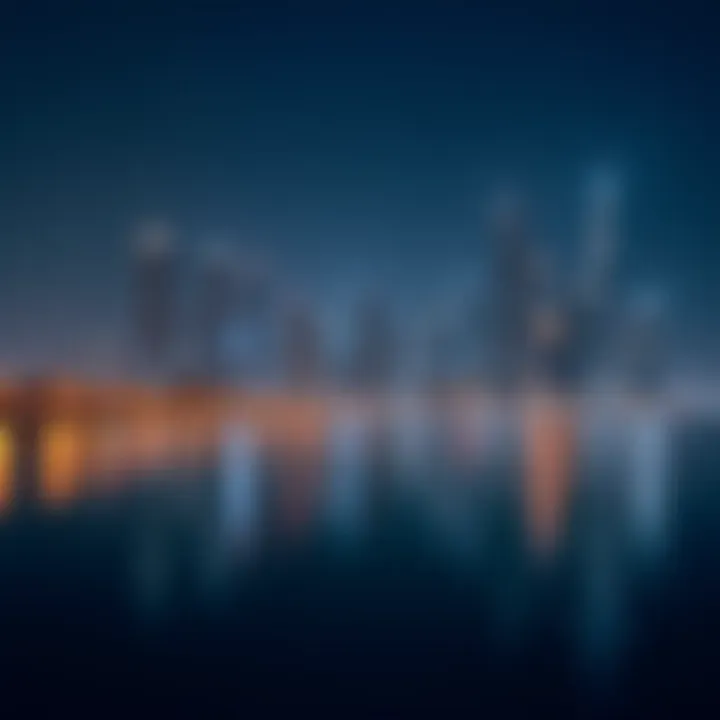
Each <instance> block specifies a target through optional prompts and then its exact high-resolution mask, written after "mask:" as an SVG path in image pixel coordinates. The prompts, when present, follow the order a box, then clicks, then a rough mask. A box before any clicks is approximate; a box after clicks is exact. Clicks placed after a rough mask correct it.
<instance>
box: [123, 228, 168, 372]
mask: <svg viewBox="0 0 720 720" xmlns="http://www.w3.org/2000/svg"><path fill="white" fill-rule="evenodd" d="M133 281H134V282H133V293H132V300H133V305H134V307H133V315H134V330H135V343H134V344H133V348H134V351H135V352H134V353H133V354H134V361H135V362H134V365H135V369H136V370H138V371H139V372H140V373H141V374H142V375H150V376H151V377H153V378H158V377H164V376H166V375H167V373H168V372H169V371H170V369H171V362H172V359H173V351H174V349H175V342H176V340H177V338H176V333H177V329H178V317H177V314H178V313H177V306H176V303H177V290H178V288H177V283H178V257H177V251H176V248H175V244H174V238H173V232H172V229H171V227H170V226H169V225H168V224H166V223H164V222H158V221H155V222H148V223H145V224H143V225H142V226H141V227H140V229H139V232H138V234H137V237H136V240H135V253H134V273H133Z"/></svg>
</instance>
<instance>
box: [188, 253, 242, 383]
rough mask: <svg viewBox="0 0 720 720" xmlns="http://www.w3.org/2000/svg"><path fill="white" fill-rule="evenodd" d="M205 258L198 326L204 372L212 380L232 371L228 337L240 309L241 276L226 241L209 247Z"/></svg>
mask: <svg viewBox="0 0 720 720" xmlns="http://www.w3.org/2000/svg"><path fill="white" fill-rule="evenodd" d="M202 260H203V262H202V269H201V272H202V275H201V281H200V302H199V328H198V330H199V333H198V335H199V348H200V352H201V358H200V363H201V374H202V376H203V377H204V378H205V379H206V380H211V381H213V380H219V379H220V378H221V377H223V376H226V375H227V374H228V373H229V372H231V371H232V365H233V362H232V357H231V354H232V353H231V350H230V349H229V348H228V347H227V342H226V338H227V333H228V331H229V326H230V324H231V322H232V320H233V317H234V315H235V314H236V312H237V301H238V293H239V276H238V269H237V263H236V257H235V255H234V253H233V251H232V248H230V247H229V246H227V245H221V244H216V245H212V246H210V247H208V248H206V249H205V253H204V256H203V259H202Z"/></svg>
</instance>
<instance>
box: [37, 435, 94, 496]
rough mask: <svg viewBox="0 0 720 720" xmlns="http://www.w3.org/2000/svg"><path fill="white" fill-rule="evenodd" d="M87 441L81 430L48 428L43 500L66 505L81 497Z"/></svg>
mask: <svg viewBox="0 0 720 720" xmlns="http://www.w3.org/2000/svg"><path fill="white" fill-rule="evenodd" d="M83 447H84V443H83V438H82V431H81V430H80V428H79V427H77V426H75V425H73V424H71V423H66V422H56V423H51V424H50V425H47V426H46V427H45V428H43V430H42V434H41V440H40V478H41V496H42V498H43V500H45V501H46V502H48V503H50V504H52V505H55V504H64V503H66V502H68V501H70V500H72V499H73V498H75V497H76V496H77V493H78V491H79V483H80V476H81V473H82V470H83Z"/></svg>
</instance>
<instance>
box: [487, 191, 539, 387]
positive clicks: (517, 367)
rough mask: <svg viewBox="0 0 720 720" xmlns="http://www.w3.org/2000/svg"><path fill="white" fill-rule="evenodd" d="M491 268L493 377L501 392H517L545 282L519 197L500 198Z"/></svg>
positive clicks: (494, 215)
mask: <svg viewBox="0 0 720 720" xmlns="http://www.w3.org/2000/svg"><path fill="white" fill-rule="evenodd" d="M490 263H491V265H490V267H491V273H490V278H489V279H490V284H491V287H490V300H489V301H490V305H491V307H490V313H491V319H490V325H491V327H490V336H491V337H490V345H491V348H490V352H491V355H492V359H491V361H490V364H491V368H490V374H491V377H492V380H493V383H494V384H495V385H496V386H498V387H499V388H503V389H514V388H516V387H517V384H518V382H519V381H520V379H521V377H522V375H523V374H524V372H525V370H526V365H527V350H528V347H527V343H528V324H529V314H530V310H531V306H532V303H533V301H534V299H535V294H536V292H537V284H538V280H539V278H538V268H537V267H536V264H535V261H534V259H533V257H532V255H531V251H530V248H529V247H528V244H527V237H526V228H525V223H524V218H523V215H522V212H521V208H520V205H519V203H518V201H517V199H516V198H515V197H513V196H502V197H500V198H499V200H498V201H497V202H496V204H495V206H494V207H493V212H492V226H491V259H490Z"/></svg>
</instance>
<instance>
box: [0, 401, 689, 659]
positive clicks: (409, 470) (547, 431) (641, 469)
mask: <svg viewBox="0 0 720 720" xmlns="http://www.w3.org/2000/svg"><path fill="white" fill-rule="evenodd" d="M329 407H330V409H331V411H330V412H328V413H327V414H324V413H323V412H322V409H321V408H320V407H319V406H318V405H317V404H316V403H310V402H307V403H306V404H300V405H298V406H296V407H295V408H294V410H293V411H291V412H288V413H287V414H283V415H282V417H279V416H274V415H273V414H272V413H271V412H269V411H267V410H263V409H262V407H261V406H259V405H258V406H257V407H256V408H254V409H253V408H246V410H245V412H243V413H237V412H233V413H229V414H227V415H225V416H218V415H215V416H210V415H206V416H203V415H200V416H199V417H198V416H196V415H192V416H188V417H186V416H180V415H177V414H172V413H170V412H168V411H166V410H162V411H160V410H158V411H155V412H152V413H147V414H143V415H138V416H136V417H134V418H132V419H130V420H128V421H123V420H122V419H120V418H107V419H106V420H103V421H100V422H92V423H89V422H83V421H82V420H81V419H78V418H72V417H71V418H67V419H63V418H55V419H52V420H51V421H48V422H46V423H44V424H43V425H42V426H41V427H40V430H39V433H38V438H39V441H38V443H37V445H36V447H35V448H34V452H35V453H36V454H37V467H38V474H39V483H38V487H39V496H38V498H37V501H38V503H40V504H41V505H43V506H44V507H45V508H46V509H48V510H52V511H55V510H57V509H59V508H63V509H64V510H66V511H72V509H73V507H74V506H75V504H77V505H78V506H83V503H84V501H86V500H88V501H89V500H90V499H92V498H97V497H99V496H104V497H105V499H106V500H107V501H108V504H109V505H113V503H117V504H118V506H120V498H121V497H123V496H125V497H129V496H132V497H135V501H134V502H135V503H136V504H135V505H134V506H133V507H134V508H135V509H134V510H132V511H130V510H128V513H132V514H130V515H129V516H128V517H130V518H131V519H129V520H128V521H127V523H126V524H125V525H124V528H125V529H124V531H123V532H124V533H126V536H127V540H128V542H127V553H128V559H129V563H130V564H129V567H130V575H129V577H130V581H129V583H130V585H131V586H132V588H134V589H133V593H134V595H135V597H136V598H137V600H138V607H139V608H141V609H142V612H143V613H144V614H151V615H152V614H153V613H154V614H156V615H158V614H162V612H163V608H166V607H168V606H169V605H171V604H172V602H173V598H174V597H176V596H177V595H178V594H179V593H182V592H184V591H183V590H182V587H183V584H182V582H180V580H179V578H180V577H181V576H183V573H184V577H185V581H184V582H185V585H184V587H185V589H186V590H187V587H189V586H195V587H196V588H198V589H201V588H205V589H208V588H214V590H213V592H215V590H218V589H219V588H226V589H227V588H229V587H230V586H231V585H232V582H234V579H237V577H238V574H237V571H238V570H239V569H240V568H243V567H246V566H247V565H248V560H249V559H252V560H253V564H254V565H260V566H262V563H263V562H265V558H266V557H268V556H269V555H270V554H273V555H274V556H275V557H277V556H278V554H279V556H280V557H283V556H284V555H285V554H286V553H287V552H288V551H292V552H295V551H296V550H297V549H298V548H304V552H311V550H310V549H309V548H312V547H314V548H315V550H313V551H312V552H315V551H317V544H316V545H312V544H308V543H307V542H306V541H307V540H309V539H312V538H321V539H323V540H327V539H329V538H332V539H333V541H334V540H339V539H342V540H344V541H345V543H346V545H348V544H349V545H351V546H353V547H355V548H357V549H358V550H359V551H360V553H379V554H380V555H384V554H390V555H392V554H393V553H395V552H397V551H398V550H397V548H398V547H400V546H404V545H403V544H405V545H409V546H410V547H413V548H414V550H413V552H414V553H416V555H417V556H418V557H421V556H422V554H423V553H425V552H428V550H429V551H430V554H431V555H432V556H433V557H441V558H443V562H447V560H448V558H454V562H453V563H452V567H453V568H454V570H453V572H460V573H462V574H463V575H464V576H467V577H468V578H473V583H474V585H473V587H475V588H476V589H477V592H478V593H479V596H478V598H479V599H478V607H481V606H482V603H483V602H484V601H485V600H487V601H488V602H489V603H490V605H491V606H493V603H495V605H494V606H493V607H496V610H497V612H496V613H495V615H493V616H492V617H491V619H490V620H489V622H490V623H496V622H497V623H500V622H504V621H503V620H502V618H503V617H504V618H505V619H506V620H507V619H508V618H510V617H511V616H512V618H514V619H510V620H508V622H510V623H511V624H512V623H515V627H516V630H517V633H518V635H520V636H522V637H524V638H529V637H532V634H528V633H527V632H526V631H527V630H528V629H529V628H530V627H532V626H533V624H534V623H537V622H539V618H542V617H543V615H544V614H549V613H552V612H558V609H557V608H553V602H554V601H551V600H548V601H547V603H543V602H541V600H540V598H541V597H546V599H547V598H551V597H553V592H554V591H552V592H551V591H550V590H548V588H551V587H553V586H555V585H557V584H558V583H559V582H560V581H559V579H558V578H559V577H561V576H562V577H563V578H564V580H563V582H568V583H570V585H571V586H572V592H571V593H570V595H572V596H573V597H574V598H575V600H574V601H573V603H574V604H573V605H572V607H571V608H570V613H569V615H568V623H571V624H572V621H573V620H574V619H577V622H576V623H575V624H574V625H573V627H575V628H576V629H577V631H578V632H577V633H576V637H575V640H576V642H577V644H578V649H580V650H582V652H584V653H585V655H586V657H588V658H589V659H591V661H592V662H591V664H595V665H598V666H599V665H603V666H605V667H607V666H608V665H609V664H611V663H610V662H609V659H610V658H613V657H617V656H618V655H619V654H621V653H622V649H623V648H624V647H625V645H626V643H627V642H628V641H629V638H630V637H631V635H632V632H631V628H632V625H633V623H634V622H636V621H638V620H639V619H638V618H636V617H634V616H633V615H632V606H633V604H632V601H631V600H632V598H631V596H632V593H633V584H634V579H633V573H635V571H636V566H635V565H634V563H633V559H634V558H636V557H643V558H647V557H652V556H654V555H657V552H656V551H657V550H658V549H660V548H662V547H664V546H666V545H667V543H668V542H669V540H670V539H671V536H670V534H669V521H670V519H671V513H672V509H673V494H672V493H673V492H674V491H675V489H674V488H675V473H676V469H675V467H674V465H673V444H674V437H675V432H676V427H675V425H674V423H673V421H672V418H671V416H670V415H669V414H668V413H667V412H666V411H663V410H661V409H660V408H659V407H657V406H649V405H646V406H642V407H641V408H640V410H638V409H637V408H634V409H633V411H627V410H626V409H625V408H623V407H620V406H618V407H614V406H611V405H607V404H606V405H602V404H593V405H592V406H583V405H581V404H580V403H570V402H565V401H564V400H559V399H558V398H548V397H534V398H532V399H531V400H530V401H529V402H527V403H525V404H522V405H520V404H517V405H506V406H504V407H499V406H498V405H497V404H494V405H493V404H490V403H487V402H486V401H484V400H483V401H476V400H474V399H468V398H460V399H459V400H458V401H453V400H452V399H451V400H450V401H447V402H444V403H442V402H435V403H431V402H428V401H420V400H419V399H412V398H405V399H401V400H400V401H399V400H398V398H395V399H392V400H390V401H386V402H383V403H380V404H378V405H376V406H372V405H360V404H357V403H353V402H349V401H348V402H339V403H332V404H330V405H329ZM26 451H27V448H26V447H24V446H21V445H20V444H19V443H18V442H17V440H16V437H15V434H14V432H13V430H12V427H11V425H10V424H4V425H2V426H0V505H1V506H2V508H3V509H4V510H5V511H8V512H9V510H10V509H11V507H12V498H13V496H14V492H15V490H14V488H15V484H16V482H17V474H18V466H19V463H18V455H19V453H21V452H26ZM161 480H162V482H161ZM133 493H135V494H133ZM137 493H139V495H138V494H137ZM138 498H139V499H138ZM70 521H71V520H70ZM388 528H391V530H392V532H390V533H388V532H387V530H388ZM326 535H327V537H326ZM319 546H320V548H321V550H320V552H322V547H324V544H323V542H321V543H319ZM269 551H272V552H269ZM448 551H449V552H448ZM349 557H350V556H349ZM349 557H348V561H349ZM412 562H415V561H412ZM448 565H450V563H448ZM183 568H184V570H183ZM224 592H225V591H223V593H224ZM200 594H201V595H202V593H200ZM211 594H212V593H211ZM216 594H217V593H216ZM563 602H564V601H563Z"/></svg>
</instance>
